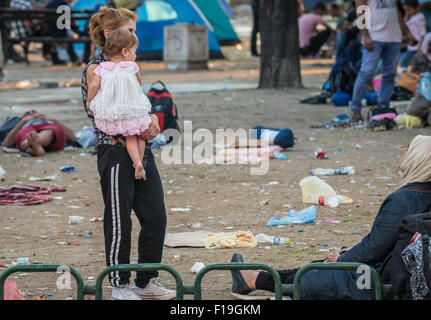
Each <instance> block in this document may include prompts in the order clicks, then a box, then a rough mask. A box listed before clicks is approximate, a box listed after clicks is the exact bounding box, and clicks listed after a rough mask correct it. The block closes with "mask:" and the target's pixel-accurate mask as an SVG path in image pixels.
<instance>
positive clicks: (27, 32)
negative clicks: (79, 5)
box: [0, 0, 145, 81]
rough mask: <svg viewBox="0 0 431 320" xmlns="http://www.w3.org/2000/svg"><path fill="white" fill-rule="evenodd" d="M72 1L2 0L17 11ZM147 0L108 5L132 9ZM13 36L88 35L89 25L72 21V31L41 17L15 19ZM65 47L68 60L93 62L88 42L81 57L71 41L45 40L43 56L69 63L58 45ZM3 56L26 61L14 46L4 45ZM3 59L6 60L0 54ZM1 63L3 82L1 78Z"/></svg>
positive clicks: (112, 0) (118, 0)
mask: <svg viewBox="0 0 431 320" xmlns="http://www.w3.org/2000/svg"><path fill="white" fill-rule="evenodd" d="M73 2H74V1H73V0H7V1H2V3H1V4H0V7H9V8H11V9H14V10H33V9H57V8H58V7H59V6H64V5H65V6H71V5H72V3H73ZM144 2H145V0H140V1H138V0H108V1H106V6H107V7H112V8H116V7H122V8H126V9H129V10H136V9H137V8H139V7H140V6H142V5H143V4H144ZM100 7H101V5H97V6H96V7H95V8H94V12H95V13H96V12H98V11H99V9H100ZM9 26H10V34H9V35H8V36H10V37H11V38H16V39H19V38H21V39H22V38H26V37H30V36H49V37H53V38H68V37H73V36H74V34H75V35H78V36H88V25H86V26H85V28H84V29H82V28H81V29H80V28H78V25H77V24H76V21H74V20H72V25H71V28H72V30H70V31H69V30H67V29H59V28H57V25H56V21H42V20H34V19H29V20H25V21H21V20H16V21H11V22H10V24H9ZM58 46H60V47H63V48H64V49H65V50H66V51H67V55H68V58H69V59H68V60H70V61H71V62H72V63H73V64H74V65H77V66H79V65H81V64H82V63H85V64H86V63H88V62H89V61H90V55H91V46H90V45H89V44H86V46H85V51H84V54H83V57H82V58H80V57H79V55H78V54H77V52H76V51H75V49H74V45H73V44H72V43H70V44H63V45H62V44H60V43H58V44H51V43H44V44H43V49H42V50H43V56H44V57H45V58H46V59H47V60H50V61H52V63H53V64H54V65H64V64H66V63H67V62H66V61H65V60H63V59H61V58H60V56H59V54H58V51H57V47H58ZM1 51H2V53H1V54H3V55H4V56H6V57H7V59H8V60H12V61H14V62H23V60H24V58H23V57H22V56H21V55H20V54H19V53H18V52H17V51H16V50H15V49H14V48H13V47H7V48H6V47H5V48H3V50H1ZM0 60H4V57H3V58H2V57H1V56H0ZM1 69H2V68H1V65H0V81H1V78H2V76H3V75H2V72H1Z"/></svg>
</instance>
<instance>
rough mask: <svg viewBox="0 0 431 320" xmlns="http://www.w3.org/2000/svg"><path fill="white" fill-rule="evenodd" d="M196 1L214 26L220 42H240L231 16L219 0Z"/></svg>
mask: <svg viewBox="0 0 431 320" xmlns="http://www.w3.org/2000/svg"><path fill="white" fill-rule="evenodd" d="M194 3H195V4H196V5H197V6H198V7H199V9H200V10H201V11H202V13H203V14H204V15H205V17H206V18H207V19H208V21H209V23H210V24H211V26H212V27H213V28H214V35H215V37H216V39H217V40H218V42H219V43H220V44H225V45H229V44H236V43H238V42H240V41H239V39H238V36H237V35H236V33H235V31H234V29H233V27H232V25H231V23H230V21H229V17H228V16H227V14H226V12H225V11H224V10H223V8H222V7H221V6H220V2H219V1H218V0H194Z"/></svg>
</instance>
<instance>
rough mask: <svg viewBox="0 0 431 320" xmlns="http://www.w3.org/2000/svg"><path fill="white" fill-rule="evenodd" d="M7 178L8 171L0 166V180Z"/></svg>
mask: <svg viewBox="0 0 431 320" xmlns="http://www.w3.org/2000/svg"><path fill="white" fill-rule="evenodd" d="M5 178H6V171H5V170H4V169H3V168H2V166H0V180H2V181H3V180H4V179H5Z"/></svg>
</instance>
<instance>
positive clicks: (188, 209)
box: [171, 208, 190, 212]
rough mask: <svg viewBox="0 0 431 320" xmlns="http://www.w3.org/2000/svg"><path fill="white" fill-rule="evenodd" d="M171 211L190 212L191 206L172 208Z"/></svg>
mask: <svg viewBox="0 0 431 320" xmlns="http://www.w3.org/2000/svg"><path fill="white" fill-rule="evenodd" d="M171 211H174V212H189V211H190V208H171Z"/></svg>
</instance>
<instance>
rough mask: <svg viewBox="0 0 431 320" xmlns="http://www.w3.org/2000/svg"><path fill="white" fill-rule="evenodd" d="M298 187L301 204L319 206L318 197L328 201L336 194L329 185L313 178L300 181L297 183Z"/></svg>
mask: <svg viewBox="0 0 431 320" xmlns="http://www.w3.org/2000/svg"><path fill="white" fill-rule="evenodd" d="M299 187H300V188H301V191H302V202H304V203H313V204H320V203H319V198H320V197H324V198H326V199H329V198H331V197H335V196H337V193H336V192H335V190H334V189H333V188H332V187H331V186H330V185H329V184H327V183H326V182H325V181H323V180H321V179H319V178H318V177H315V176H310V177H306V178H304V179H302V180H301V181H300V182H299ZM320 202H322V201H320Z"/></svg>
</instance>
